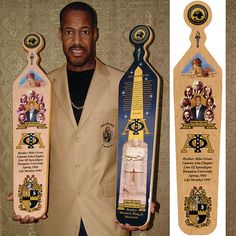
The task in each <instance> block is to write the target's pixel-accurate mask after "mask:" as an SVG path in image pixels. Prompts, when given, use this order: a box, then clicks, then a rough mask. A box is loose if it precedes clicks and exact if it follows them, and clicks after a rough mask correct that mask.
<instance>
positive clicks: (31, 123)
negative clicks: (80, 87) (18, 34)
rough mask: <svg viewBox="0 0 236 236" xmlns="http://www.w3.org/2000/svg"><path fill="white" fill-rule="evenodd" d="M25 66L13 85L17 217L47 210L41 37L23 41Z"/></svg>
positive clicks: (46, 103) (46, 105)
mask: <svg viewBox="0 0 236 236" xmlns="http://www.w3.org/2000/svg"><path fill="white" fill-rule="evenodd" d="M23 47H24V49H25V50H26V51H27V52H28V57H27V60H28V64H27V66H26V68H25V69H24V70H23V72H22V73H21V74H20V75H19V76H18V78H17V79H16V80H15V82H14V84H13V106H12V107H13V172H14V176H13V198H14V199H13V201H14V211H15V213H16V215H20V216H21V217H24V216H26V215H29V216H34V217H35V218H40V217H41V216H42V215H44V214H45V213H46V211H47V199H48V163H49V140H50V137H49V131H50V108H51V84H50V81H49V80H48V78H47V76H46V75H45V73H44V72H43V71H42V69H41V68H40V67H39V62H40V58H39V55H38V53H39V52H40V51H41V50H42V49H43V47H44V39H43V37H42V36H41V35H40V34H36V33H30V34H28V35H26V37H25V38H24V40H23Z"/></svg>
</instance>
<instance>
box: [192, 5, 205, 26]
mask: <svg viewBox="0 0 236 236" xmlns="http://www.w3.org/2000/svg"><path fill="white" fill-rule="evenodd" d="M188 19H189V21H190V22H191V23H192V24H194V25H202V24H204V23H205V22H206V21H207V19H208V11H207V9H206V8H205V7H204V6H202V5H194V6H192V7H190V9H189V10H188Z"/></svg>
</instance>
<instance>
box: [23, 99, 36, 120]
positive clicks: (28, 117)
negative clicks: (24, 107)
mask: <svg viewBox="0 0 236 236" xmlns="http://www.w3.org/2000/svg"><path fill="white" fill-rule="evenodd" d="M38 113H39V110H38V109H35V106H34V102H33V101H31V102H30V103H29V110H28V111H27V112H26V113H25V114H26V121H27V122H37V114H38Z"/></svg>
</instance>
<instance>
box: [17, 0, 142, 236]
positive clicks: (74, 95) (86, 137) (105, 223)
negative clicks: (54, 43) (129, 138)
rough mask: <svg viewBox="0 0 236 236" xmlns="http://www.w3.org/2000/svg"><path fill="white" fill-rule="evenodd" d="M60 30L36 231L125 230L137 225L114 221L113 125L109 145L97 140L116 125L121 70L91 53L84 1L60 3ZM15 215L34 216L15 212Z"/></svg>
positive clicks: (70, 235)
mask: <svg viewBox="0 0 236 236" xmlns="http://www.w3.org/2000/svg"><path fill="white" fill-rule="evenodd" d="M59 35H60V38H61V41H62V46H63V51H64V54H65V57H66V64H65V65H63V66H62V67H60V68H59V69H57V70H55V71H53V72H51V73H50V74H49V75H48V76H49V78H50V79H51V81H52V118H51V119H52V122H51V124H52V126H51V155H50V178H49V180H50V184H49V186H50V187H49V209H48V218H47V220H45V221H42V222H41V225H40V235H43V236H51V235H57V236H78V235H79V236H85V235H89V236H100V235H103V236H110V235H114V236H123V235H128V231H124V230H122V229H126V230H135V229H138V228H135V227H131V226H128V225H119V224H115V223H114V222H113V220H114V218H115V192H116V145H115V144H116V140H114V139H115V137H116V136H117V135H116V134H114V132H117V130H116V129H115V128H114V130H113V132H111V133H112V136H111V139H113V142H111V140H109V142H110V143H113V145H102V144H103V143H104V142H106V140H104V137H103V136H104V135H103V133H104V130H103V129H105V128H106V127H107V125H109V127H111V128H112V127H116V125H117V109H118V107H117V105H118V84H119V80H120V79H121V77H122V75H123V74H122V73H121V72H119V71H117V70H115V69H113V68H111V67H109V66H106V65H104V64H103V63H102V62H101V61H99V59H97V58H96V57H95V54H96V50H95V46H96V41H97V39H98V28H97V14H96V12H95V10H94V9H93V8H92V7H90V6H89V5H87V4H85V3H81V2H74V3H70V4H68V5H67V6H65V7H64V8H63V9H62V11H61V13H60V29H59ZM104 124H105V125H104ZM42 218H46V216H43V217H42ZM14 219H15V220H19V221H20V222H22V223H29V222H34V221H35V219H34V218H33V217H25V218H23V219H22V218H20V216H16V215H14ZM121 228H122V229H121ZM139 229H140V230H144V229H146V227H142V228H141V227H140V228H139Z"/></svg>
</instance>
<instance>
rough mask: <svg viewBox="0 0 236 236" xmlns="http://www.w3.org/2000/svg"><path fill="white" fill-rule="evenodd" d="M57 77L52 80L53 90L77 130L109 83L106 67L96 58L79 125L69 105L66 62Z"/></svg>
mask: <svg viewBox="0 0 236 236" xmlns="http://www.w3.org/2000/svg"><path fill="white" fill-rule="evenodd" d="M57 77H58V78H55V80H54V81H52V82H53V88H54V92H55V93H56V96H57V99H58V101H59V103H60V105H61V107H62V109H63V111H64V112H65V114H66V116H67V118H68V119H69V121H70V122H71V124H72V125H73V127H74V128H75V129H78V131H79V130H80V129H81V128H82V127H83V125H84V124H85V122H86V121H87V120H88V118H89V116H90V115H91V113H92V112H93V110H94V108H95V107H96V105H97V103H98V102H99V98H100V97H101V96H102V94H103V93H104V91H105V90H106V88H107V86H108V85H109V83H110V80H109V79H108V71H107V69H106V67H105V66H104V65H103V64H102V63H101V62H100V61H99V60H98V59H97V58H96V68H95V71H94V74H93V78H92V80H91V84H90V86H89V90H88V94H87V97H86V99H85V104H84V108H83V111H82V114H81V118H80V122H79V125H78V126H77V124H76V120H75V117H74V113H73V109H72V107H71V100H70V94H69V88H68V82H67V72H66V64H65V65H63V66H62V67H61V68H60V69H59V70H58V76H57Z"/></svg>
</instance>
